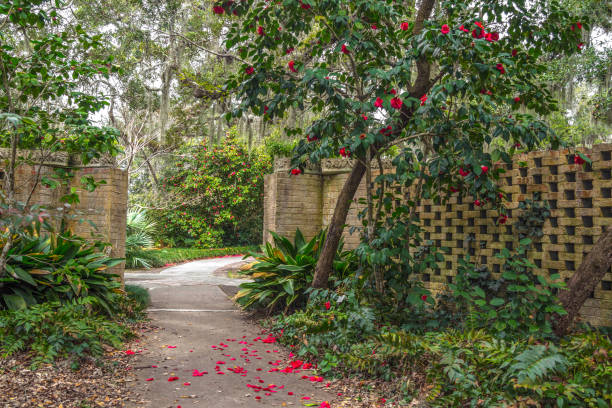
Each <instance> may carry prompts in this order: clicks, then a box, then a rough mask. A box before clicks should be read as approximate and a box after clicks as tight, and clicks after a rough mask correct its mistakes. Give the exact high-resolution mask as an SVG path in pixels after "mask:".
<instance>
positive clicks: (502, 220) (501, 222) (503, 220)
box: [499, 214, 508, 224]
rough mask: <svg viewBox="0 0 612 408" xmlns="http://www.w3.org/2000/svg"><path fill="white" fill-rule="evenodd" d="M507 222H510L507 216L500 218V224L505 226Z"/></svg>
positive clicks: (503, 215)
mask: <svg viewBox="0 0 612 408" xmlns="http://www.w3.org/2000/svg"><path fill="white" fill-rule="evenodd" d="M506 221H508V216H507V215H506V214H502V215H500V216H499V223H500V224H505V223H506Z"/></svg>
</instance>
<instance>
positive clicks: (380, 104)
mask: <svg viewBox="0 0 612 408" xmlns="http://www.w3.org/2000/svg"><path fill="white" fill-rule="evenodd" d="M382 105H383V100H382V98H376V102H374V106H376V107H377V108H380V107H382Z"/></svg>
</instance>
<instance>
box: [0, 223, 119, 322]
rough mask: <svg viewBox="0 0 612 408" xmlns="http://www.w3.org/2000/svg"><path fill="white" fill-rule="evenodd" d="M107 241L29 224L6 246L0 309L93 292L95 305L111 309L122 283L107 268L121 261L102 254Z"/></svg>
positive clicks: (69, 298) (60, 300)
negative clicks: (5, 272)
mask: <svg viewBox="0 0 612 408" xmlns="http://www.w3.org/2000/svg"><path fill="white" fill-rule="evenodd" d="M2 246H4V243H2ZM105 246H106V245H105V244H103V243H100V242H93V243H90V242H87V241H86V240H84V239H83V238H79V237H77V236H75V235H72V234H71V233H70V232H68V231H64V232H61V233H55V232H41V231H40V229H30V230H28V231H25V232H23V233H22V234H20V235H17V236H16V237H15V238H14V240H13V245H12V246H11V247H10V249H9V250H8V255H7V265H6V271H7V273H8V274H7V275H5V276H4V277H2V278H0V282H2V284H3V285H2V287H0V308H5V309H12V310H16V309H23V308H26V307H27V306H32V305H35V304H37V303H42V302H47V301H58V302H67V301H70V300H73V299H77V298H82V297H95V298H96V299H97V301H96V302H95V305H96V306H98V307H100V308H102V309H103V310H104V311H105V312H106V313H108V314H112V313H113V311H114V309H115V297H116V296H117V295H118V294H120V293H121V283H120V282H119V281H118V280H117V275H114V274H110V273H107V272H106V270H107V269H108V268H111V267H113V266H115V265H117V264H119V263H120V262H122V260H121V259H112V258H109V257H108V256H106V255H105V254H104V253H103V252H102V251H103V250H104V248H105Z"/></svg>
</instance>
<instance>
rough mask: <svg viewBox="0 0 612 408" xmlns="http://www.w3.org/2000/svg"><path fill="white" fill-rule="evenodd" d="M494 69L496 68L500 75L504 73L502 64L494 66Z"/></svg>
mask: <svg viewBox="0 0 612 408" xmlns="http://www.w3.org/2000/svg"><path fill="white" fill-rule="evenodd" d="M495 68H497V70H498V71H499V72H500V73H501V74H502V75H503V74H505V73H506V69H505V68H504V65H503V64H501V63H500V64H497V65H495Z"/></svg>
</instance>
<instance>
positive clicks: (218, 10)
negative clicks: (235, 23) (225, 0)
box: [213, 6, 225, 14]
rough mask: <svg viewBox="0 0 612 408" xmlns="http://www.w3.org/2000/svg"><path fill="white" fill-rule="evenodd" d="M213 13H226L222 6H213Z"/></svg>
mask: <svg viewBox="0 0 612 408" xmlns="http://www.w3.org/2000/svg"><path fill="white" fill-rule="evenodd" d="M213 13H215V14H223V13H225V9H224V8H223V7H221V6H213Z"/></svg>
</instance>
